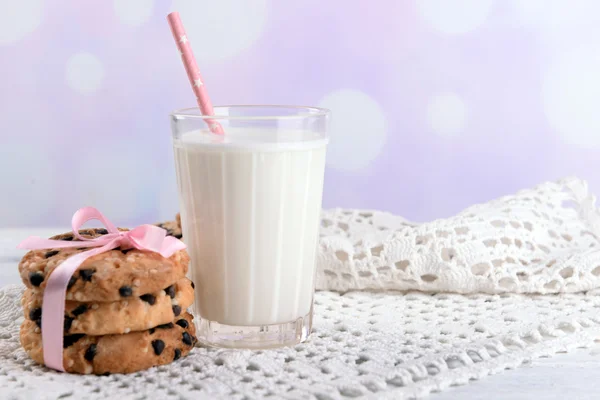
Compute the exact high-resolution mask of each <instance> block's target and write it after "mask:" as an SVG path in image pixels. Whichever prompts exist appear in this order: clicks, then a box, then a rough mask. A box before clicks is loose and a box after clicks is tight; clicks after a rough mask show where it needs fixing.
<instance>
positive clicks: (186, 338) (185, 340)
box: [181, 332, 194, 346]
mask: <svg viewBox="0 0 600 400" xmlns="http://www.w3.org/2000/svg"><path fill="white" fill-rule="evenodd" d="M181 341H183V343H185V344H187V345H188V346H191V345H192V344H193V343H194V342H193V341H192V337H191V336H190V334H189V333H187V332H183V334H182V335H181Z"/></svg>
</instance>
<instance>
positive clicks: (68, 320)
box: [64, 315, 73, 332]
mask: <svg viewBox="0 0 600 400" xmlns="http://www.w3.org/2000/svg"><path fill="white" fill-rule="evenodd" d="M71 325H73V318H71V317H69V316H67V315H65V322H64V328H65V331H67V332H68V331H69V329H71Z"/></svg>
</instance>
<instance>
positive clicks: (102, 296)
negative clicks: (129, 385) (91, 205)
mask: <svg viewBox="0 0 600 400" xmlns="http://www.w3.org/2000/svg"><path fill="white" fill-rule="evenodd" d="M178 232H179V231H178V230H177V229H175V230H169V233H170V234H171V235H173V236H176V235H180V233H178ZM80 233H81V234H82V235H87V236H89V237H98V236H101V235H104V234H106V233H107V231H106V230H105V229H86V230H81V231H80ZM52 239H56V240H68V241H73V240H77V239H76V238H74V237H73V234H72V233H67V234H63V235H58V236H55V237H53V238H52ZM86 250H87V249H85V248H74V247H73V248H65V249H48V250H34V251H30V252H28V253H27V254H26V255H25V257H23V259H22V260H21V262H20V264H19V272H20V274H21V278H22V279H23V282H24V283H25V285H26V286H27V289H26V290H25V292H24V294H23V298H22V305H23V309H24V313H25V321H24V322H23V324H22V325H21V344H22V346H23V348H24V349H25V351H26V352H27V353H28V354H29V355H30V357H31V358H32V359H33V360H35V361H36V362H38V363H40V364H43V361H44V359H43V351H42V335H41V318H42V314H43V311H44V307H43V304H42V301H43V292H44V289H45V286H46V281H47V277H48V276H49V275H50V274H51V273H52V271H54V269H55V268H56V267H57V266H58V265H59V264H60V263H61V262H63V261H64V260H66V259H67V258H69V257H70V256H72V255H74V254H77V253H80V252H83V251H86ZM188 263H189V256H188V254H187V252H186V251H185V250H181V251H178V252H176V253H175V254H173V255H172V256H171V257H169V258H164V257H162V256H161V255H160V254H157V253H152V252H146V251H140V250H137V249H126V250H121V249H119V248H117V249H113V250H110V251H107V252H105V253H102V254H98V255H96V256H93V257H91V258H89V259H87V260H86V261H84V262H83V264H82V265H81V266H80V267H79V268H78V270H77V271H76V272H75V274H74V275H73V277H72V278H71V280H70V282H69V286H68V289H67V293H66V299H67V301H66V304H65V320H64V351H63V365H64V368H65V370H66V371H67V372H73V373H81V374H92V373H93V374H110V373H129V372H134V371H139V370H142V369H146V368H150V367H152V366H155V365H163V364H168V363H170V362H172V361H174V360H177V359H179V358H180V357H182V356H185V355H186V354H187V353H189V352H190V350H191V349H192V347H193V346H194V344H195V342H196V337H195V336H194V335H195V328H194V324H193V322H192V316H191V315H190V314H189V313H187V311H186V309H187V308H188V307H189V306H190V305H191V304H192V303H193V299H194V285H193V283H192V282H191V281H190V280H189V279H187V278H186V277H185V275H186V272H187V268H188Z"/></svg>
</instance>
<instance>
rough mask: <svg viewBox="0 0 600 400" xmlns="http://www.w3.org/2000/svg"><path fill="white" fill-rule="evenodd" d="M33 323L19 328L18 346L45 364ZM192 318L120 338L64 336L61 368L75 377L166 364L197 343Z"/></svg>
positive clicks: (181, 319) (117, 336)
mask: <svg viewBox="0 0 600 400" xmlns="http://www.w3.org/2000/svg"><path fill="white" fill-rule="evenodd" d="M36 330H39V328H38V327H37V325H36V324H35V322H33V321H30V320H25V321H24V322H23V324H22V325H21V334H20V337H21V345H22V346H23V348H24V349H25V351H26V352H27V353H28V354H29V356H30V357H31V358H32V359H33V360H34V361H35V362H37V363H39V364H43V363H44V356H43V350H42V336H41V334H40V333H39V332H36ZM195 333H196V329H195V327H194V323H193V322H192V316H191V315H190V314H188V313H183V314H182V315H181V316H180V318H179V319H177V320H175V322H171V323H168V324H164V325H160V326H156V327H154V328H152V329H148V330H145V331H141V332H131V333H127V334H123V335H105V336H88V335H83V334H75V335H68V336H65V337H64V345H63V347H64V350H63V360H64V361H63V365H64V368H65V370H66V371H67V372H71V373H78V374H97V375H103V374H115V373H116V374H126V373H130V372H135V371H140V370H143V369H147V368H150V367H153V366H156V365H164V364H169V363H170V362H172V361H175V360H178V359H179V358H181V357H183V356H185V355H187V354H188V353H189V352H190V350H191V349H192V348H193V347H194V344H195V343H196V340H197V339H196V337H195Z"/></svg>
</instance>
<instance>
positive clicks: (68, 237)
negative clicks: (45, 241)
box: [60, 235, 73, 242]
mask: <svg viewBox="0 0 600 400" xmlns="http://www.w3.org/2000/svg"><path fill="white" fill-rule="evenodd" d="M60 240H66V241H67V242H70V241H71V240H73V235H68V236H65V237H63V238H61V239H60Z"/></svg>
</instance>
